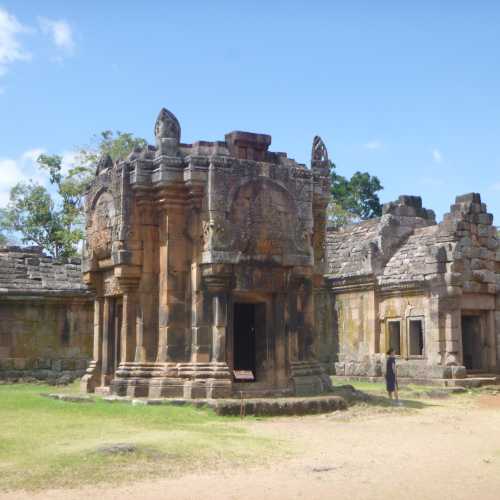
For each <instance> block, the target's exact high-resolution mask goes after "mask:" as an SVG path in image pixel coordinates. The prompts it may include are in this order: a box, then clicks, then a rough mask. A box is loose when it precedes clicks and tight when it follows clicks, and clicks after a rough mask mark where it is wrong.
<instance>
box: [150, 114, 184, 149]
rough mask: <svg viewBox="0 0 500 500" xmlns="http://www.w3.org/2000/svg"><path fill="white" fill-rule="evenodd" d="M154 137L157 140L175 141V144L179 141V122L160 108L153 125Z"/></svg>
mask: <svg viewBox="0 0 500 500" xmlns="http://www.w3.org/2000/svg"><path fill="white" fill-rule="evenodd" d="M155 137H156V139H157V140H161V139H175V140H176V141H177V142H179V141H180V139H181V126H180V125H179V121H178V120H177V118H176V117H175V115H174V114H173V113H171V112H170V111H169V110H168V109H165V108H162V109H161V111H160V113H159V114H158V118H157V119H156V124H155Z"/></svg>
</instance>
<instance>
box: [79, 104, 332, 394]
mask: <svg viewBox="0 0 500 500" xmlns="http://www.w3.org/2000/svg"><path fill="white" fill-rule="evenodd" d="M180 135H181V129H180V125H179V122H178V120H177V119H176V118H175V116H174V115H173V114H172V113H171V112H169V111H168V110H166V109H162V110H161V112H160V114H159V116H158V118H157V121H156V125H155V137H156V144H155V146H147V147H145V148H144V149H142V150H137V151H134V152H132V153H131V154H130V155H129V157H128V158H126V159H122V160H120V161H118V162H116V163H115V164H113V163H112V162H111V163H110V162H109V159H103V160H102V161H101V162H99V165H98V168H97V169H96V177H95V179H94V181H93V182H92V184H91V186H90V188H89V192H88V195H87V199H86V214H87V220H86V233H87V240H86V244H85V259H84V266H83V267H84V273H85V281H86V282H87V283H89V284H91V285H92V287H93V288H94V289H95V290H96V300H95V307H94V314H95V321H94V359H93V361H92V362H91V363H90V366H89V369H88V372H87V374H86V375H85V377H84V379H83V382H82V385H83V387H84V389H85V390H88V391H93V390H96V388H97V390H98V391H102V388H103V387H110V388H111V390H112V391H113V392H114V393H115V394H117V395H120V396H130V397H146V396H149V397H150V398H159V397H172V398H223V397H228V396H230V395H231V393H232V387H233V381H234V380H237V379H238V378H237V377H238V372H251V378H253V379H255V380H256V383H257V384H258V385H259V386H260V388H261V389H262V388H270V389H276V388H290V389H293V390H295V391H296V392H297V393H301V394H302V393H313V392H321V391H323V390H325V389H326V388H327V387H328V384H329V379H328V378H325V377H324V372H323V369H322V367H321V365H320V363H319V361H318V347H319V342H318V329H317V328H315V322H317V321H318V315H317V314H316V308H315V296H319V295H320V290H321V289H322V285H323V277H322V276H323V273H324V266H325V263H326V262H325V232H326V230H325V227H326V206H327V203H328V201H329V197H330V162H329V160H328V154H327V151H326V147H325V145H324V143H323V142H322V141H321V139H320V138H318V137H316V138H315V139H314V141H313V150H312V155H311V168H310V169H308V168H306V167H305V166H304V165H301V164H299V163H297V162H295V161H294V160H293V159H290V158H288V157H287V155H286V154H285V153H276V152H272V151H270V150H269V146H270V144H271V136H269V135H266V134H254V133H249V132H242V131H234V132H231V133H229V134H227V135H226V136H225V140H224V141H217V142H208V141H198V142H195V143H193V144H183V143H181V142H180ZM245 311H246V312H245ZM245 315H247V316H245ZM325 324H326V323H325ZM245 328H246V330H245ZM243 330H245V331H243ZM249 332H250V333H249ZM240 338H246V339H247V340H246V341H248V342H249V344H248V345H247V346H243V347H241V342H242V341H240V340H239V339H240ZM249 338H251V339H253V340H248V339H249ZM326 344H328V341H326ZM237 353H239V354H237ZM242 358H244V359H243V361H242ZM321 361H324V360H321ZM247 364H248V365H249V366H246V365H247ZM235 372H236V373H235ZM247 375H248V374H247ZM238 380H239V379H238Z"/></svg>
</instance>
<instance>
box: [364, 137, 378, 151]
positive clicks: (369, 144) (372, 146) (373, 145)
mask: <svg viewBox="0 0 500 500" xmlns="http://www.w3.org/2000/svg"><path fill="white" fill-rule="evenodd" d="M363 147H365V148H366V149H381V148H382V142H381V141H379V140H377V139H374V140H373V141H369V142H367V143H366V144H364V145H363Z"/></svg>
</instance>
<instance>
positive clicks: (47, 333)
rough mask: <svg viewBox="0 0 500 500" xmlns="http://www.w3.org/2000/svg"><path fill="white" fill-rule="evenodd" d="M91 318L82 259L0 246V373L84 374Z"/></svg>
mask: <svg viewBox="0 0 500 500" xmlns="http://www.w3.org/2000/svg"><path fill="white" fill-rule="evenodd" d="M92 318H93V315H92V296H91V294H90V292H89V291H88V290H87V289H86V287H85V285H84V284H83V283H82V281H81V271H80V259H78V258H72V259H69V260H54V259H52V258H51V257H47V256H44V255H43V254H42V252H41V250H40V249H39V248H37V247H33V248H24V249H21V248H19V247H6V248H0V378H2V379H7V380H18V379H24V380H26V379H30V378H36V379H47V380H49V381H54V382H58V381H61V382H68V381H70V380H72V379H74V378H76V377H81V376H82V375H83V374H84V373H85V369H86V367H87V365H88V362H89V359H90V358H91V354H92V349H91V346H92Z"/></svg>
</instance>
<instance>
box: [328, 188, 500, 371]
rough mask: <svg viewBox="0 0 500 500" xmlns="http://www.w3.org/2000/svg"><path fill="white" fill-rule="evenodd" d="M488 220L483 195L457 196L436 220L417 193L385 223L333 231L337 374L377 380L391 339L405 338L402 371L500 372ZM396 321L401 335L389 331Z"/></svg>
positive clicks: (387, 210)
mask: <svg viewBox="0 0 500 500" xmlns="http://www.w3.org/2000/svg"><path fill="white" fill-rule="evenodd" d="M492 221H493V217H492V216H491V214H488V213H487V209H486V206H485V205H484V204H483V203H481V198H480V196H479V194H477V193H472V194H468V195H464V196H458V197H457V198H456V201H455V203H454V204H453V205H452V206H451V210H450V212H449V213H448V214H446V215H445V216H444V219H443V221H442V222H441V223H439V224H436V223H435V220H434V215H433V213H432V212H431V211H428V210H426V209H424V208H423V207H422V203H421V200H420V198H418V197H408V196H401V197H400V198H399V200H398V201H397V202H394V203H389V204H387V205H385V206H384V210H383V216H382V217H381V218H379V219H373V220H369V221H365V222H361V223H359V224H356V225H352V226H349V227H347V228H344V229H343V230H341V231H338V232H335V231H329V232H328V234H327V250H328V252H327V255H328V272H327V275H326V276H327V282H328V284H329V289H330V291H331V293H332V294H333V306H330V307H329V311H328V313H327V314H328V315H330V316H332V317H334V318H335V321H334V327H333V330H334V335H335V336H336V338H337V339H338V340H337V341H336V342H332V344H331V345H332V346H333V345H338V346H339V347H338V359H337V361H336V362H334V363H332V364H333V365H334V367H335V371H336V373H337V374H339V375H343V376H354V377H358V376H366V377H377V376H379V375H380V374H381V373H382V371H383V369H384V366H385V360H384V355H383V353H384V352H385V351H386V350H387V349H388V348H389V346H390V345H391V342H392V341H391V335H395V336H396V337H395V338H398V339H399V340H398V345H397V349H398V350H399V352H398V354H399V358H398V375H399V376H400V377H404V378H410V379H411V378H415V379H418V380H425V379H432V378H441V379H446V378H454V379H462V378H464V377H466V376H467V368H469V369H475V370H478V369H479V370H483V371H493V372H495V371H497V370H499V369H500V354H499V353H500V351H498V350H497V348H496V346H497V345H500V329H499V325H500V322H499V319H498V318H499V317H500V315H499V314H498V312H499V310H500V303H499V301H498V299H497V294H498V292H499V290H500V288H499V284H500V279H499V276H500V275H499V273H498V271H500V268H498V267H497V264H496V262H497V258H496V257H497V255H496V254H495V253H494V252H493V251H492V249H495V248H496V247H497V245H498V241H497V239H496V229H495V228H494V226H492ZM467 318H473V320H467ZM471 321H472V323H471ZM412 322H413V323H415V322H416V324H417V325H420V328H421V338H420V339H419V335H420V334H419V332H418V331H417V332H416V333H415V328H418V326H417V327H414V330H413V333H412V331H411V329H410V324H411V323H412ZM390 324H397V325H398V327H397V328H398V329H399V330H398V332H399V333H393V334H391V332H390ZM473 324H474V325H476V326H472V325H473ZM474 329H475V330H474ZM412 334H413V336H414V337H413V338H414V341H413V342H414V343H413V344H412V343H411V340H410V337H411V335H412ZM415 339H416V340H415ZM417 344H418V345H417Z"/></svg>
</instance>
